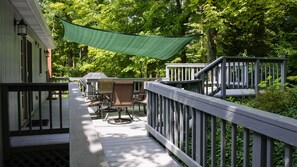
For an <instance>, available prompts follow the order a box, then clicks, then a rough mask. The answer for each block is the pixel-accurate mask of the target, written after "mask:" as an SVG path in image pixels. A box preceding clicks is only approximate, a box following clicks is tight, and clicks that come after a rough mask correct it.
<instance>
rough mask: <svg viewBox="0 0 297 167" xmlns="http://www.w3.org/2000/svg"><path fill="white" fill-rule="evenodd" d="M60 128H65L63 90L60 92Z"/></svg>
mask: <svg viewBox="0 0 297 167" xmlns="http://www.w3.org/2000/svg"><path fill="white" fill-rule="evenodd" d="M59 111H60V128H61V129H62V128H63V109H62V90H59Z"/></svg>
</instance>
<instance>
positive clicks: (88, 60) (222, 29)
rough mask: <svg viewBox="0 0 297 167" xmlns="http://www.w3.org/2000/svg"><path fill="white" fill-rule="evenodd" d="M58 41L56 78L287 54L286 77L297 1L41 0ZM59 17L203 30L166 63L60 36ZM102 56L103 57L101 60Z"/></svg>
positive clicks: (143, 30)
mask: <svg viewBox="0 0 297 167" xmlns="http://www.w3.org/2000/svg"><path fill="white" fill-rule="evenodd" d="M39 1H40V4H41V6H42V9H43V13H44V14H45V16H46V20H47V22H48V25H49V27H50V29H51V31H52V33H53V36H54V39H55V41H56V48H55V50H54V52H53V61H54V62H55V63H54V64H53V72H54V74H55V75H56V76H65V75H76V76H83V75H84V74H85V73H87V72H92V71H98V70H100V71H101V72H104V73H106V74H107V75H109V76H129V77H141V76H142V77H149V76H153V77H156V76H160V75H164V72H163V71H162V70H164V63H167V62H176V63H179V62H188V63H193V62H194V63H197V62H207V61H211V60H214V59H215V58H216V57H217V56H219V55H227V56H236V55H245V56H247V55H254V56H262V57H263V56H270V57H280V56H281V55H287V58H288V63H287V64H288V75H292V76H294V75H297V66H296V63H297V48H296V46H297V45H296V44H297V43H296V41H297V35H296V34H297V29H296V27H297V13H296V12H295V11H296V10H297V1H295V0H283V1H279V0H270V1H264V0H258V1H254V0H230V1H225V0H216V1H213V0H207V1H205V0H180V1H170V0H162V1H161V0H157V1H153V0H121V1H116V0H113V1H110V0H84V1H81V0H39ZM55 16H58V17H61V18H63V19H65V20H67V21H69V22H73V23H76V24H80V25H83V26H88V27H93V28H100V29H104V30H109V31H116V32H121V33H128V34H144V35H164V36H183V35H193V34H194V35H197V34H201V35H202V36H200V37H199V38H197V39H195V40H193V41H192V42H191V43H190V44H189V45H187V46H186V47H185V49H184V50H183V51H181V52H180V53H179V54H177V55H176V56H175V57H173V58H171V59H169V60H167V61H159V60H152V59H150V58H144V57H138V56H127V55H122V54H115V53H110V52H106V51H103V50H100V49H95V48H91V49H90V48H88V49H86V50H84V51H82V48H85V46H82V45H79V44H75V43H71V42H68V41H65V40H62V35H63V29H62V27H61V26H62V25H61V23H59V22H58V20H57V19H55ZM98 59H99V60H98Z"/></svg>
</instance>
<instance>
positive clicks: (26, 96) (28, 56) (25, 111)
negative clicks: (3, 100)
mask: <svg viewBox="0 0 297 167" xmlns="http://www.w3.org/2000/svg"><path fill="white" fill-rule="evenodd" d="M20 72H21V82H22V83H31V82H32V80H33V79H32V42H31V41H29V40H27V39H26V37H23V38H22V40H21V71H20ZM21 101H22V102H21V104H22V107H21V108H22V109H21V124H22V125H24V124H25V123H26V122H27V121H28V118H29V114H30V113H31V112H32V108H33V107H32V106H33V96H32V93H29V92H22V93H21Z"/></svg>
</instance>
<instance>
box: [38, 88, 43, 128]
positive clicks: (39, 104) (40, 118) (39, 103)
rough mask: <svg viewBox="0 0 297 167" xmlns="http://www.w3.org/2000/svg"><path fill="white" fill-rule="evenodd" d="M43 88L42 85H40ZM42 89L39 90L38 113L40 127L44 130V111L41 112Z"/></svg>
mask: <svg viewBox="0 0 297 167" xmlns="http://www.w3.org/2000/svg"><path fill="white" fill-rule="evenodd" d="M40 89H41V87H40ZM41 110H42V108H41V90H39V91H38V115H39V124H40V125H39V129H40V130H42V112H41Z"/></svg>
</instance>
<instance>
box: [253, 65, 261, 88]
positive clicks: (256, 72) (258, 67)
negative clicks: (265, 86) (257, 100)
mask: <svg viewBox="0 0 297 167" xmlns="http://www.w3.org/2000/svg"><path fill="white" fill-rule="evenodd" d="M254 81H255V91H256V93H257V92H259V83H260V60H259V59H257V60H256V65H255V79H254Z"/></svg>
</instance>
